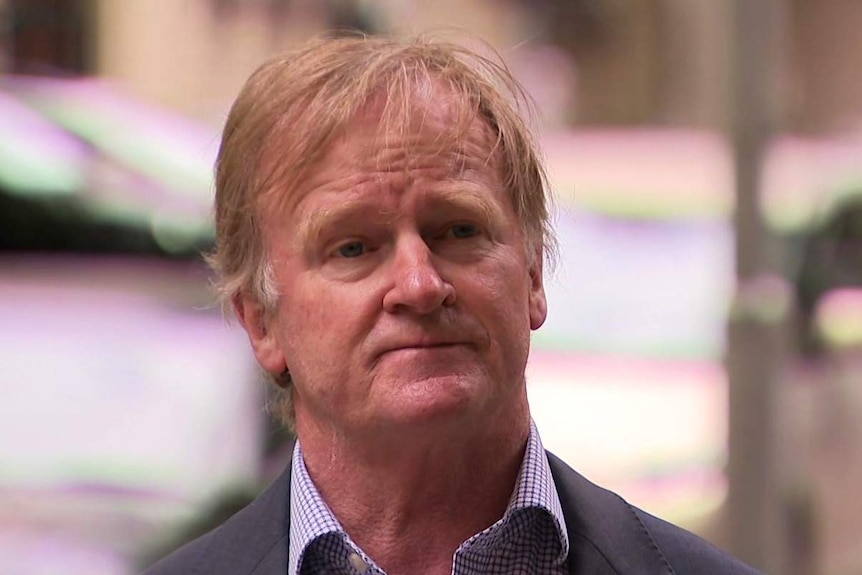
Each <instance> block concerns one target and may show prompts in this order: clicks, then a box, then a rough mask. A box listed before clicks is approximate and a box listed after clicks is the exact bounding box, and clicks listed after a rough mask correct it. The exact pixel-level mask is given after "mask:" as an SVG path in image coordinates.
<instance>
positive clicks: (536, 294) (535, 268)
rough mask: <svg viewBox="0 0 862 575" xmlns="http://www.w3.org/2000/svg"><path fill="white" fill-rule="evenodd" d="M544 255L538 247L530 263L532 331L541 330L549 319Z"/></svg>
mask: <svg viewBox="0 0 862 575" xmlns="http://www.w3.org/2000/svg"><path fill="white" fill-rule="evenodd" d="M543 259H544V253H543V252H542V247H541V246H538V247H536V248H535V250H534V251H533V257H532V258H531V259H530V260H529V261H528V263H529V265H530V270H529V271H530V286H529V289H530V292H529V308H530V329H534V330H535V329H539V328H540V327H542V324H543V323H545V318H547V317H548V301H547V300H546V299H545V280H544V276H543V268H542V265H543Z"/></svg>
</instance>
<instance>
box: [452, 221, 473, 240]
mask: <svg viewBox="0 0 862 575" xmlns="http://www.w3.org/2000/svg"><path fill="white" fill-rule="evenodd" d="M449 233H451V234H452V237H454V238H457V239H466V238H472V237H473V236H475V235H478V234H479V228H478V226H475V225H473V224H455V225H454V226H452V227H451V228H449Z"/></svg>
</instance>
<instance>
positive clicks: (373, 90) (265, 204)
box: [207, 36, 556, 425]
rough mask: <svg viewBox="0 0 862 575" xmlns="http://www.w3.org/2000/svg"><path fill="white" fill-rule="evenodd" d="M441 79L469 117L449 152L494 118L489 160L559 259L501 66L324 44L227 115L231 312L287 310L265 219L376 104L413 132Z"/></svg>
mask: <svg viewBox="0 0 862 575" xmlns="http://www.w3.org/2000/svg"><path fill="white" fill-rule="evenodd" d="M432 81H433V82H435V83H442V85H443V86H444V87H445V88H446V89H448V90H449V91H451V93H452V95H453V96H454V102H455V105H456V106H457V111H458V118H459V121H458V122H457V124H458V125H455V126H453V127H452V132H451V135H450V136H449V137H448V138H445V142H441V145H457V144H458V143H459V141H460V140H459V138H462V137H463V136H464V134H465V133H466V130H467V128H468V127H469V124H470V122H471V121H472V120H473V119H474V118H476V117H477V116H478V117H479V118H480V119H482V120H484V121H485V123H486V124H487V126H488V127H489V128H490V129H491V131H492V134H493V137H494V138H495V139H496V141H495V145H494V149H493V150H491V151H489V161H490V160H491V157H490V155H494V156H495V158H494V160H495V162H494V164H495V165H498V166H500V169H501V171H502V174H501V176H502V181H503V183H504V186H505V189H506V191H507V193H508V196H509V198H510V200H511V202H512V206H513V208H514V210H515V213H516V215H517V216H518V218H519V221H520V224H521V226H522V228H523V230H524V235H525V238H526V240H527V246H526V247H527V254H528V257H530V258H532V257H540V258H541V257H545V258H551V257H552V256H553V255H554V254H555V248H556V242H555V239H554V234H553V231H552V229H551V226H550V215H549V213H550V207H549V202H550V198H549V194H548V191H547V188H548V186H547V177H546V174H545V170H544V167H543V165H542V163H541V160H540V157H539V152H538V148H537V146H536V143H535V142H534V140H533V137H532V135H531V133H530V130H529V129H528V127H527V124H526V123H525V121H524V119H523V117H524V116H526V115H528V114H530V113H531V111H532V108H531V106H530V101H529V98H528V97H527V95H526V93H525V91H524V90H523V88H522V87H521V86H520V85H519V84H518V82H517V81H516V80H515V79H514V77H513V76H512V75H511V73H510V72H509V71H508V69H507V68H506V67H505V65H504V64H503V63H502V61H501V60H498V59H491V58H489V57H485V56H482V55H479V54H477V53H475V52H473V51H471V50H469V49H467V48H465V47H463V46H460V45H457V44H452V43H448V42H441V41H436V40H433V39H430V38H425V37H419V38H409V39H393V38H384V37H368V36H352V37H337V38H331V37H327V38H319V39H315V40H313V41H311V42H309V43H307V44H305V45H304V46H302V47H301V48H299V49H298V50H296V51H293V52H290V53H287V54H283V55H279V56H276V57H274V58H272V59H270V60H268V61H267V62H265V63H264V64H263V65H262V66H261V67H260V68H258V69H257V70H256V71H255V72H254V73H253V74H252V75H251V77H250V78H249V79H248V81H247V82H246V84H245V86H244V87H243V88H242V90H241V91H240V93H239V96H238V97H237V99H236V101H235V102H234V104H233V106H232V107H231V110H230V113H229V115H228V118H227V121H226V124H225V127H224V131H223V133H222V140H221V147H220V149H219V153H218V158H217V161H216V182H215V184H216V198H215V207H216V213H215V226H216V248H215V250H214V251H213V252H212V253H211V254H210V255H209V256H208V258H207V261H208V263H209V264H210V266H211V267H212V268H213V270H214V272H215V286H216V288H217V290H218V293H219V296H220V299H221V301H222V303H223V305H224V306H225V307H226V308H229V306H230V302H231V301H233V300H234V299H235V298H238V297H243V298H252V299H253V300H254V301H256V302H258V303H259V304H260V305H261V306H262V307H263V308H264V310H265V313H272V312H273V311H274V310H275V307H276V305H277V302H278V291H277V285H276V282H275V280H274V277H273V272H272V269H271V266H270V264H269V260H268V257H267V253H266V248H265V243H264V241H263V226H262V222H261V214H262V213H263V211H264V210H269V209H273V208H274V207H277V206H279V205H281V203H282V202H284V201H286V199H287V198H288V197H289V196H290V194H291V193H292V192H293V191H294V190H296V188H297V187H299V186H300V185H301V183H302V181H303V180H304V178H305V177H306V176H307V174H308V172H309V171H310V170H311V169H313V167H314V165H315V163H316V162H317V161H318V160H320V159H321V157H322V156H323V155H324V154H325V152H326V150H327V147H328V146H329V144H330V143H331V141H332V140H333V138H334V137H335V135H336V134H337V133H338V132H339V130H341V129H343V128H344V127H345V126H346V125H347V123H348V122H349V121H350V120H351V119H352V118H353V117H354V116H355V115H356V114H357V113H358V112H359V111H360V110H362V109H363V107H364V106H366V105H367V104H368V102H369V101H370V100H371V99H372V98H382V101H383V109H384V112H383V118H382V121H381V130H384V129H388V128H392V127H393V126H395V127H396V128H398V127H400V128H401V129H407V127H406V122H407V119H408V118H409V117H410V112H411V105H412V100H414V99H415V94H416V91H417V90H419V89H421V88H422V87H423V86H426V85H427V84H428V83H430V82H432ZM273 142H278V146H275V145H273ZM272 379H273V382H274V383H275V384H276V385H277V387H278V388H281V390H280V391H279V392H278V393H279V395H280V396H281V399H280V400H278V401H276V405H274V406H271V407H274V408H275V411H277V412H278V413H279V415H280V416H281V418H282V420H283V421H285V423H287V424H288V425H291V424H292V419H293V408H292V401H291V389H290V388H291V381H290V375H289V373H287V372H285V373H284V374H273V375H272Z"/></svg>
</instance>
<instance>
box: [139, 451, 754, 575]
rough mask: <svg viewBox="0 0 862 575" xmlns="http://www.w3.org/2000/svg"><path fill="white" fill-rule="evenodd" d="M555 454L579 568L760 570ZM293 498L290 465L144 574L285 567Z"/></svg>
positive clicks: (704, 574)
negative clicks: (246, 501) (218, 523)
mask: <svg viewBox="0 0 862 575" xmlns="http://www.w3.org/2000/svg"><path fill="white" fill-rule="evenodd" d="M548 459H549V460H550V466H551V473H552V475H553V476H554V481H555V483H556V486H557V491H558V493H559V497H560V503H561V504H562V508H563V515H564V516H565V520H566V528H567V530H568V533H569V560H568V563H569V571H570V573H572V574H573V575H574V574H577V575H719V574H721V575H730V574H732V575H757V573H758V571H755V570H754V569H752V568H751V567H748V566H747V565H745V564H743V563H741V562H740V561H738V560H737V559H735V558H733V557H731V556H730V555H728V554H726V553H724V552H723V551H721V550H719V549H718V548H716V547H714V546H713V545H711V544H710V543H707V542H706V541H704V540H703V539H701V538H699V537H697V536H696V535H693V534H691V533H689V532H687V531H685V530H683V529H680V528H679V527H675V526H673V525H671V524H670V523H667V522H665V521H662V520H661V519H658V518H656V517H653V516H652V515H649V514H648V513H646V512H644V511H642V510H640V509H638V508H636V507H634V506H632V505H629V504H628V503H627V502H625V501H624V500H623V499H622V498H621V497H619V496H618V495H616V494H614V493H612V492H610V491H607V490H605V489H602V488H601V487H598V486H596V485H594V484H593V483H590V482H589V481H587V480H586V479H585V478H584V477H582V476H581V475H580V474H578V473H577V472H575V471H574V470H573V469H571V468H570V467H569V466H567V465H566V464H565V463H563V462H562V461H561V460H559V459H558V458H556V457H555V456H553V455H552V454H550V453H549V454H548ZM289 504H290V465H288V466H287V469H286V470H285V472H284V473H283V474H282V475H281V476H280V477H279V478H278V479H277V480H276V481H275V482H274V483H273V484H272V485H271V486H270V487H269V488H268V489H267V490H266V491H264V492H263V493H262V494H261V495H260V496H259V497H258V498H257V499H255V500H254V501H253V502H252V503H251V504H249V505H248V506H247V507H245V508H244V509H242V510H241V511H239V512H238V513H237V514H236V515H234V516H233V517H231V518H230V519H228V520H227V521H226V522H225V523H224V524H222V525H221V526H220V527H218V528H216V529H215V530H213V531H211V532H209V533H208V534H206V535H204V536H202V537H200V538H198V539H196V540H194V541H192V542H191V543H189V544H188V545H186V546H185V547H183V548H181V549H179V550H178V551H176V552H175V553H173V554H171V555H169V556H168V557H166V558H164V559H162V560H161V561H159V562H158V563H156V564H155V565H153V566H152V567H150V568H149V569H148V570H147V571H146V572H145V573H144V575H195V574H200V575H285V574H286V573H287V548H288V535H289V533H290V510H289Z"/></svg>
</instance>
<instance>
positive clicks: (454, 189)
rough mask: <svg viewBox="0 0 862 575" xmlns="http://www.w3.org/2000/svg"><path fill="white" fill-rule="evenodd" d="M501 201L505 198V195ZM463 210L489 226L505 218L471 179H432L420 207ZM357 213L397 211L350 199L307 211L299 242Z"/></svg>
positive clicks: (374, 214) (374, 215)
mask: <svg viewBox="0 0 862 575" xmlns="http://www.w3.org/2000/svg"><path fill="white" fill-rule="evenodd" d="M504 201H508V200H507V199H505V200H504ZM448 208H455V209H456V210H462V211H467V212H470V213H472V214H476V215H477V216H478V217H479V218H480V219H481V223H482V224H483V225H484V226H485V227H486V228H488V229H489V230H493V229H494V228H496V226H497V225H499V224H500V223H502V222H503V221H504V220H505V217H506V216H505V214H504V213H503V212H502V210H501V209H500V207H499V206H498V205H497V203H495V202H494V201H493V200H492V198H491V196H490V194H489V193H488V188H487V187H485V186H482V185H479V184H477V183H475V182H469V181H467V182H465V181H454V182H453V181H443V182H435V183H434V184H433V185H432V186H431V187H430V188H429V190H428V191H427V193H426V195H425V197H424V198H423V201H422V204H421V207H420V209H432V210H433V209H448ZM357 216H360V217H365V218H367V219H368V220H371V219H373V218H380V217H381V216H382V217H383V218H386V217H387V216H388V217H389V218H391V219H392V220H394V219H397V217H398V213H397V212H381V211H380V210H379V209H378V208H377V207H376V206H374V205H373V204H372V203H371V201H369V200H366V199H350V200H347V201H344V202H341V203H339V204H336V205H333V206H328V207H325V208H322V209H319V210H317V211H315V212H314V213H312V214H310V215H309V216H308V217H307V218H306V219H304V220H303V221H302V222H301V223H300V224H299V238H300V241H302V242H303V244H306V245H307V244H309V243H315V242H316V241H317V239H318V238H319V237H320V236H321V235H322V234H323V230H324V228H325V227H327V226H331V225H337V224H339V223H340V222H345V221H347V220H350V219H352V218H355V217H357Z"/></svg>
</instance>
